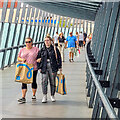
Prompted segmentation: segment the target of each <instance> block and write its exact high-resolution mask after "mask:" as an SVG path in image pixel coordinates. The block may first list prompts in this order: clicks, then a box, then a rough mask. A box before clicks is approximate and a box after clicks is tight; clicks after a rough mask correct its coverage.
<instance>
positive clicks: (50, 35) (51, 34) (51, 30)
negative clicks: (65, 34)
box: [50, 27, 54, 37]
mask: <svg viewBox="0 0 120 120" xmlns="http://www.w3.org/2000/svg"><path fill="white" fill-rule="evenodd" d="M53 29H54V27H52V28H51V34H50V36H51V37H52V34H53Z"/></svg>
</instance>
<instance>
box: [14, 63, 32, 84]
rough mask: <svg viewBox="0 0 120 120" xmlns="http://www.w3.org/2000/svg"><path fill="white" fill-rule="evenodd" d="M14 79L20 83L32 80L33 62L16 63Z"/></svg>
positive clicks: (27, 82)
mask: <svg viewBox="0 0 120 120" xmlns="http://www.w3.org/2000/svg"><path fill="white" fill-rule="evenodd" d="M15 81H16V82H21V83H26V84H29V83H32V82H33V64H28V63H20V62H18V63H16V72H15Z"/></svg>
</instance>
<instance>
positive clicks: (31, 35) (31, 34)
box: [30, 26, 35, 38]
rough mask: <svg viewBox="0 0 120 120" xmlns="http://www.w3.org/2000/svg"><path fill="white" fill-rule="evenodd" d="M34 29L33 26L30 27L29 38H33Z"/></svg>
mask: <svg viewBox="0 0 120 120" xmlns="http://www.w3.org/2000/svg"><path fill="white" fill-rule="evenodd" d="M34 27H35V26H32V28H31V31H30V37H31V38H32V37H33V31H34Z"/></svg>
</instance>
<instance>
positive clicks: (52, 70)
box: [37, 36, 62, 103]
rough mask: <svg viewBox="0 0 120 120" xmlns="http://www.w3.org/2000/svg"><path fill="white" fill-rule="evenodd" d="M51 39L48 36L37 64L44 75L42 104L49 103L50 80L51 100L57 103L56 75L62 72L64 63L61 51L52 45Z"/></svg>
mask: <svg viewBox="0 0 120 120" xmlns="http://www.w3.org/2000/svg"><path fill="white" fill-rule="evenodd" d="M51 42H52V41H51V38H50V37H49V36H47V37H46V38H45V40H44V46H43V48H42V49H41V50H40V51H39V52H38V56H37V59H39V60H40V61H39V63H37V66H38V69H40V72H41V73H42V91H43V99H42V103H46V102H47V86H48V78H49V81H50V89H51V100H52V102H55V96H54V95H55V90H56V82H55V79H56V75H57V71H58V70H60V71H61V70H62V61H61V55H60V52H59V50H58V49H57V48H56V47H54V46H53V45H52V44H51Z"/></svg>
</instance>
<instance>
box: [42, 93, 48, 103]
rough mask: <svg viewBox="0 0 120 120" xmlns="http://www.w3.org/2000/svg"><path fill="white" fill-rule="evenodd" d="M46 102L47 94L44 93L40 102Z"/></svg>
mask: <svg viewBox="0 0 120 120" xmlns="http://www.w3.org/2000/svg"><path fill="white" fill-rule="evenodd" d="M46 102H47V95H44V96H43V99H42V103H46Z"/></svg>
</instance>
